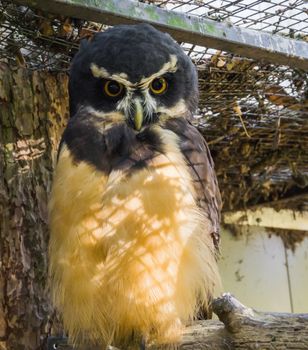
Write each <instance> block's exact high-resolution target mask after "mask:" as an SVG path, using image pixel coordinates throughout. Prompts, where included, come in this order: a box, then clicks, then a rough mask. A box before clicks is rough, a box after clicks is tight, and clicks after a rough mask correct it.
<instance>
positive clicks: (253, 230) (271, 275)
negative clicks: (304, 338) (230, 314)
mask: <svg viewBox="0 0 308 350" xmlns="http://www.w3.org/2000/svg"><path fill="white" fill-rule="evenodd" d="M221 242H222V244H221V253H222V256H221V258H220V261H219V268H220V273H221V276H222V283H223V286H222V291H223V292H231V293H232V294H233V295H234V296H235V297H236V298H237V299H239V300H240V301H241V302H242V303H243V304H245V305H246V306H249V307H252V308H255V309H257V310H260V311H279V312H292V311H293V312H299V313H301V312H308V238H306V239H305V240H304V241H303V242H302V243H301V244H300V245H298V247H297V249H296V251H295V253H294V254H293V252H292V251H290V250H286V249H285V248H284V246H283V243H282V240H281V239H280V238H279V237H277V236H275V235H272V236H271V238H269V236H268V233H267V232H265V229H264V228H261V227H253V226H252V227H250V228H249V233H248V234H247V235H246V234H245V235H243V236H241V237H239V238H235V237H234V236H233V235H232V234H231V233H230V232H229V231H227V230H223V232H222V237H221ZM288 270H289V273H288Z"/></svg>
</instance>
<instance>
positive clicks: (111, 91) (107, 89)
mask: <svg viewBox="0 0 308 350" xmlns="http://www.w3.org/2000/svg"><path fill="white" fill-rule="evenodd" d="M122 91H123V85H122V84H120V83H118V82H117V81H115V80H107V81H106V82H105V84H104V93H105V95H106V96H108V97H118V96H120V95H121V93H122Z"/></svg>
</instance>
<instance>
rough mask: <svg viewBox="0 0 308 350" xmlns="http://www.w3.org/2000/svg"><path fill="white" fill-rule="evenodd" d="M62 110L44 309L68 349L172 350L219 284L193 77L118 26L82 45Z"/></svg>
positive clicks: (167, 42)
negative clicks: (66, 112)
mask: <svg viewBox="0 0 308 350" xmlns="http://www.w3.org/2000/svg"><path fill="white" fill-rule="evenodd" d="M69 98H70V119H69V121H68V124H67V127H66V129H65V131H64V133H63V136H62V141H61V143H60V147H59V152H58V160H57V165H56V169H55V173H54V179H53V186H52V191H51V195H50V201H49V222H50V243H49V260H50V268H49V270H50V281H51V282H50V285H51V295H52V299H53V302H54V305H55V306H56V307H57V309H58V310H59V311H60V313H61V314H62V318H63V324H64V327H65V329H66V330H67V332H68V335H69V339H70V340H71V342H72V343H75V344H76V343H78V344H82V343H87V344H89V343H91V344H92V343H93V344H97V345H99V346H101V347H102V349H104V348H105V347H106V346H108V345H110V344H112V345H115V346H119V347H121V348H122V349H125V348H128V346H129V344H132V343H134V342H135V341H136V343H137V344H138V342H141V343H143V344H145V343H146V344H153V343H155V344H173V346H176V345H175V344H178V343H179V342H180V340H181V335H182V332H183V329H184V327H185V326H186V325H188V324H189V323H190V322H191V321H192V320H194V319H195V318H198V317H199V318H200V317H206V316H208V315H209V313H210V311H209V309H210V302H211V298H212V296H213V292H214V288H215V286H216V285H217V284H218V283H219V273H218V268H217V261H216V260H217V247H218V243H219V219H220V207H221V198H220V193H219V189H218V185H217V179H216V176H215V172H214V166H213V161H212V158H211V155H210V152H209V149H208V147H207V145H206V142H205V141H204V138H203V137H202V136H201V135H200V133H199V132H198V131H197V129H196V128H195V127H194V126H193V125H192V124H191V120H192V117H193V113H194V111H195V110H196V108H197V105H198V79H197V72H196V68H195V66H194V65H193V63H192V62H191V60H190V58H189V57H188V56H187V55H185V53H184V51H183V50H182V48H181V47H180V46H179V45H178V44H177V43H176V42H175V41H174V40H173V39H172V38H171V36H169V35H168V34H165V33H162V32H160V31H158V30H156V29H155V28H154V27H152V26H150V25H147V24H139V25H119V26H115V27H113V28H110V29H108V30H106V31H105V32H102V33H98V34H96V35H95V36H94V37H93V38H92V40H91V41H87V42H83V43H82V45H81V47H80V50H79V52H78V53H77V54H76V55H75V57H74V59H73V61H72V65H71V70H70V79H69Z"/></svg>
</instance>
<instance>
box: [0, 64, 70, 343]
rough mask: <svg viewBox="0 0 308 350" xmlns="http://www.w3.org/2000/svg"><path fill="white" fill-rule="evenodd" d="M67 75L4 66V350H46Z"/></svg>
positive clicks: (0, 292)
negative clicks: (50, 210) (54, 181)
mask: <svg viewBox="0 0 308 350" xmlns="http://www.w3.org/2000/svg"><path fill="white" fill-rule="evenodd" d="M67 106H68V101H67V76H66V75H65V74H51V73H48V72H37V71H33V72H31V71H27V70H25V69H18V70H12V69H10V68H9V67H8V66H7V65H6V64H4V63H0V301H1V303H0V349H1V350H4V349H12V350H19V349H20V350H30V349H31V350H34V349H41V348H43V344H44V341H46V338H47V334H48V333H49V329H50V327H51V321H50V315H51V307H50V303H49V297H48V290H47V288H46V278H47V244H48V230H47V196H48V193H49V190H50V185H51V177H52V169H53V164H54V162H55V155H56V149H57V146H58V143H59V137H60V135H61V133H62V129H63V127H64V125H65V123H66V120H67V118H68V109H67Z"/></svg>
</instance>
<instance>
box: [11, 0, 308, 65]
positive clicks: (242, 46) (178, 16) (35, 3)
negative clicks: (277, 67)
mask: <svg viewBox="0 0 308 350" xmlns="http://www.w3.org/2000/svg"><path fill="white" fill-rule="evenodd" d="M16 2H18V3H19V4H22V5H25V6H30V7H34V8H37V9H40V10H42V11H47V12H51V13H55V14H59V15H62V16H69V17H76V18H82V19H84V20H89V21H94V22H99V23H104V24H107V25H116V24H120V23H121V24H123V23H126V24H135V23H141V22H146V23H150V24H153V25H154V26H156V27H157V28H159V29H161V30H163V31H166V32H168V33H170V34H171V35H172V36H173V37H174V38H175V39H176V40H177V41H181V42H187V43H193V44H195V45H200V46H206V47H211V48H214V49H218V50H223V51H229V52H232V53H234V54H236V55H240V56H244V57H247V58H252V59H258V60H261V61H266V62H269V63H274V64H282V65H288V66H291V67H293V68H300V69H303V70H307V71H308V43H307V42H305V41H303V40H295V39H290V38H286V37H283V36H280V35H274V34H270V33H266V32H262V31H256V30H252V29H247V28H241V27H238V26H234V25H231V24H228V23H225V22H217V21H214V20H210V19H207V18H203V17H202V18H201V17H197V16H191V15H188V14H183V13H177V12H175V11H168V10H165V9H162V8H159V7H156V6H153V5H148V4H144V3H141V2H138V1H131V0H104V1H97V0H48V1H46V0H16Z"/></svg>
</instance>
